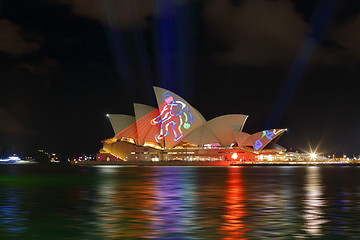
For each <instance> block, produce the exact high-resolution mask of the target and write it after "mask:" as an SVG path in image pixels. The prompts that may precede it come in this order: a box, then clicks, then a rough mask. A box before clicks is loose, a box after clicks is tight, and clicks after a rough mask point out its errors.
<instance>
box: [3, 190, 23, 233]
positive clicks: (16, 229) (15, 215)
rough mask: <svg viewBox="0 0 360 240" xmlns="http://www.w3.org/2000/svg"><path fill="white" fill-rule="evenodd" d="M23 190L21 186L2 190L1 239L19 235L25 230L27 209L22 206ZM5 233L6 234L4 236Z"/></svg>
mask: <svg viewBox="0 0 360 240" xmlns="http://www.w3.org/2000/svg"><path fill="white" fill-rule="evenodd" d="M21 204H22V192H21V191H20V189H19V188H15V187H8V188H1V192H0V232H1V233H2V234H1V235H0V237H1V239H6V238H7V237H10V236H19V235H21V233H22V232H23V231H25V229H26V227H25V223H26V220H27V219H26V218H25V211H24V209H23V208H22V206H21ZM3 234H4V236H3Z"/></svg>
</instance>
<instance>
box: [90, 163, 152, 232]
mask: <svg viewBox="0 0 360 240" xmlns="http://www.w3.org/2000/svg"><path fill="white" fill-rule="evenodd" d="M125 173H126V172H125ZM123 174H124V169H120V168H117V169H116V168H111V169H110V168H106V169H101V174H100V178H99V180H98V182H97V194H96V197H95V204H94V206H93V207H92V214H94V215H95V216H96V218H95V224H94V227H96V231H95V232H93V233H92V234H93V235H94V234H97V235H100V236H101V237H106V238H108V239H120V238H134V239H136V238H142V237H144V235H146V234H147V233H148V232H149V228H148V226H147V223H148V221H149V218H150V216H149V214H148V209H149V208H152V205H153V202H152V200H151V199H152V198H151V194H152V192H151V191H150V190H151V187H149V181H146V180H145V178H144V175H142V174H136V175H134V176H133V177H129V176H126V177H125V178H124V177H123V176H122V175H123ZM95 225H97V226H95ZM93 235H92V236H93Z"/></svg>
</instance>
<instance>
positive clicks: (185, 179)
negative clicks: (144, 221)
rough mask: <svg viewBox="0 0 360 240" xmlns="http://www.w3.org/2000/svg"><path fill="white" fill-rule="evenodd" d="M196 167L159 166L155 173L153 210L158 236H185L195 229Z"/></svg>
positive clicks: (153, 225)
mask: <svg viewBox="0 0 360 240" xmlns="http://www.w3.org/2000/svg"><path fill="white" fill-rule="evenodd" d="M195 171H196V169H195V168H177V167H160V168H156V169H155V171H154V175H153V176H152V177H153V192H154V194H155V195H154V201H155V206H154V209H153V210H152V211H151V215H152V221H151V223H150V228H151V230H152V234H150V235H149V236H148V237H149V238H155V239H159V238H160V239H183V238H187V237H190V236H191V235H192V234H194V233H195V231H196V229H197V226H196V224H195V222H194V220H196V218H197V216H196V205H197V197H196V194H195V193H196V188H195V185H194V180H195V179H194V173H195Z"/></svg>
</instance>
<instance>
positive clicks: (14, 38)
mask: <svg viewBox="0 0 360 240" xmlns="http://www.w3.org/2000/svg"><path fill="white" fill-rule="evenodd" d="M0 32H1V36H0V51H1V52H4V53H7V54H11V55H17V56H19V55H23V54H28V53H32V52H34V51H36V50H38V49H39V48H40V45H39V43H37V42H35V41H29V40H27V39H26V38H25V36H24V34H23V33H22V31H21V28H20V27H19V26H17V25H15V24H13V23H12V22H10V21H9V20H7V19H0Z"/></svg>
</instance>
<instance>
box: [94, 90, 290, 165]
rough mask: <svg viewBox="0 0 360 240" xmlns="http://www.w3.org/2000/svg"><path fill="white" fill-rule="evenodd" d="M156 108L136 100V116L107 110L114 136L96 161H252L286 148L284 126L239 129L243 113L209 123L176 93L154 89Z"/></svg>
mask: <svg viewBox="0 0 360 240" xmlns="http://www.w3.org/2000/svg"><path fill="white" fill-rule="evenodd" d="M154 91H155V96H156V100H157V103H158V108H153V107H151V106H147V105H143V104H138V103H135V104H134V113H135V114H134V115H135V116H129V115H123V114H108V115H107V116H108V118H109V119H110V122H111V125H112V127H113V130H114V132H115V136H114V137H112V138H110V139H106V140H104V141H103V148H102V149H100V152H99V153H98V154H97V160H98V161H129V162H130V161H149V162H158V161H193V162H197V161H222V162H224V161H256V160H257V159H258V158H259V156H261V157H264V156H265V157H266V156H273V155H277V154H282V153H284V152H285V151H286V149H284V148H283V147H282V146H280V145H278V144H277V141H278V139H279V138H280V137H281V135H282V134H283V133H284V132H285V131H286V129H268V130H264V131H260V132H257V133H254V134H249V133H245V132H243V131H242V130H243V127H244V124H245V122H246V119H247V118H248V116H247V115H242V114H229V115H223V116H219V117H216V118H214V119H211V120H209V121H207V120H206V119H205V118H204V117H203V116H202V115H201V113H200V112H199V111H198V110H196V109H195V108H194V107H192V106H191V105H190V104H189V103H188V102H186V101H185V100H184V99H183V98H181V97H180V96H178V95H177V94H175V93H173V92H170V91H168V90H166V89H163V88H159V87H154Z"/></svg>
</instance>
